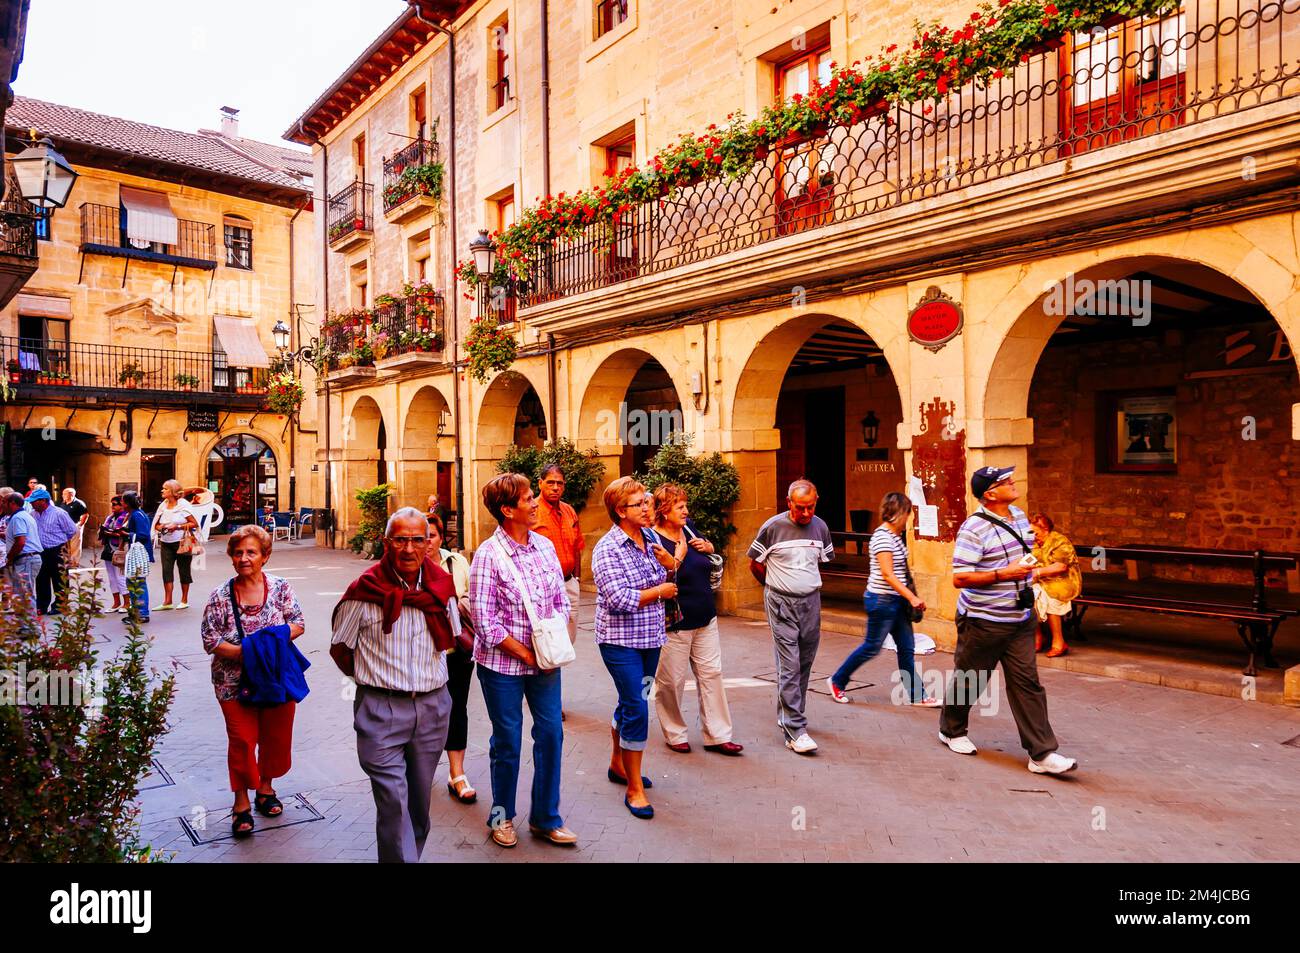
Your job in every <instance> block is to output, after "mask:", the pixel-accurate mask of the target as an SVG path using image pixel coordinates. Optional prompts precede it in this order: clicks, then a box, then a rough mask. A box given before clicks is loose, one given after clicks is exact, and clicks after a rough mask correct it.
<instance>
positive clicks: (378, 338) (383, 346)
mask: <svg viewBox="0 0 1300 953" xmlns="http://www.w3.org/2000/svg"><path fill="white" fill-rule="evenodd" d="M392 345H393V341H392V339H391V338H389V336H388V334H387V332H385V331H380V332H379V333H378V334H376V335H375V336H374V337H373V338H371V339H370V352H371V353H372V354H374V356H375V360H377V361H382V360H383V359H384V358H385V357H387V356H388V352H389V351H390V350H392V349H393V347H392Z"/></svg>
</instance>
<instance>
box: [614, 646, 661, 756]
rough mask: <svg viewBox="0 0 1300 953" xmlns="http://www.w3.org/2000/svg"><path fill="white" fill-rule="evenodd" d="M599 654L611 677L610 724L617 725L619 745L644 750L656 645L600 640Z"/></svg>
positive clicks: (628, 749)
mask: <svg viewBox="0 0 1300 953" xmlns="http://www.w3.org/2000/svg"><path fill="white" fill-rule="evenodd" d="M599 648H600V657H601V659H603V660H604V662H605V668H607V669H608V670H609V674H610V675H611V676H613V678H614V687H615V688H616V689H617V690H618V704H617V705H616V706H615V707H614V719H613V721H611V722H610V726H611V727H613V728H617V729H618V746H619V747H620V748H622V749H623V750H625V751H644V750H645V744H646V739H647V738H649V737H650V703H649V701H648V699H649V697H650V687H651V686H652V685H654V681H655V672H657V671H658V670H659V651H660V650H659V649H631V648H628V647H627V646H625V645H610V644H608V643H607V642H601V643H600V646H599Z"/></svg>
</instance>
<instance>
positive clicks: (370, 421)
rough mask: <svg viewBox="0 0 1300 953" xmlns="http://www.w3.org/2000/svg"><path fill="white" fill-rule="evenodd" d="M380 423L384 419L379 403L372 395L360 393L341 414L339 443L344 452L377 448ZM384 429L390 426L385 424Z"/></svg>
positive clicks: (384, 422) (382, 422)
mask: <svg viewBox="0 0 1300 953" xmlns="http://www.w3.org/2000/svg"><path fill="white" fill-rule="evenodd" d="M380 424H386V421H384V414H383V411H382V410H380V408H379V404H378V403H377V402H376V401H375V399H374V398H373V397H370V396H368V395H365V394H363V395H361V396H360V397H358V398H357V399H356V400H354V401H353V402H352V405H351V407H349V408H348V409H347V410H346V411H345V412H344V414H343V419H342V421H341V425H342V430H343V433H342V440H341V441H340V445H341V446H342V447H343V449H344V451H345V452H347V451H367V450H378V449H379V427H380ZM384 429H385V430H391V429H392V428H389V427H387V426H385V428H384Z"/></svg>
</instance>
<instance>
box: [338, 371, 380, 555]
mask: <svg viewBox="0 0 1300 953" xmlns="http://www.w3.org/2000/svg"><path fill="white" fill-rule="evenodd" d="M340 424H341V427H342V439H341V440H340V441H339V444H340V449H339V461H340V470H341V473H340V474H339V475H340V476H341V477H342V480H341V481H339V482H341V484H342V485H341V487H340V489H339V496H338V504H337V505H338V509H339V511H340V512H341V513H342V514H344V519H343V521H342V522H343V526H344V528H345V530H347V531H348V532H349V533H350V532H351V528H352V527H354V526H356V524H357V522H358V521H359V520H360V518H361V511H360V509H359V508H358V506H357V500H356V491H357V490H360V489H364V488H366V487H372V486H376V485H377V481H378V478H379V475H380V474H379V468H380V467H381V466H384V467H385V474H384V479H385V481H386V480H387V479H388V477H389V475H390V472H389V467H388V466H387V465H386V464H387V458H388V448H387V444H388V443H389V442H390V438H389V437H388V434H390V433H392V432H393V428H391V427H389V426H388V424H387V421H385V420H384V414H383V411H382V410H381V409H380V406H379V404H378V403H377V402H376V401H375V399H374V398H373V397H370V396H369V395H365V394H363V395H361V396H360V397H357V398H356V399H355V400H354V401H353V402H352V404H351V406H350V407H349V408H348V410H347V412H346V413H345V414H344V416H343V419H342V420H341V421H340Z"/></svg>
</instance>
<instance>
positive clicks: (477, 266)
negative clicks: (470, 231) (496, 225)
mask: <svg viewBox="0 0 1300 953" xmlns="http://www.w3.org/2000/svg"><path fill="white" fill-rule="evenodd" d="M469 253H470V254H471V255H473V256H474V270H475V271H477V272H478V273H479V274H480V275H488V274H491V273H492V266H493V264H495V259H496V247H495V246H494V245H493V244H492V239H490V238H488V233H487V229H485V228H480V229H479V230H478V237H477V238H475V239H474V240H473V241H472V242H470V243H469Z"/></svg>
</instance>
